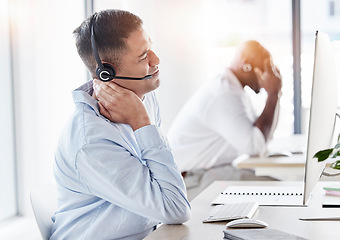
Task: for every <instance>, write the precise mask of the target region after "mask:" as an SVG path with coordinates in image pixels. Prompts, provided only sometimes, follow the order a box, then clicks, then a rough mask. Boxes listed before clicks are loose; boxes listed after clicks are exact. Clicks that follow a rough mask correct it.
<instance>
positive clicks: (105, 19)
mask: <svg viewBox="0 0 340 240" xmlns="http://www.w3.org/2000/svg"><path fill="white" fill-rule="evenodd" d="M91 24H93V28H94V35H95V39H96V47H97V50H98V53H99V56H100V58H101V60H102V61H105V62H109V63H111V64H113V65H114V67H115V68H116V69H119V67H120V57H121V54H123V53H124V50H126V39H127V38H128V37H129V35H130V34H131V33H132V32H133V31H135V30H137V29H139V28H140V27H141V26H142V24H143V21H142V20H141V19H140V18H139V17H138V16H136V15H134V14H132V13H130V12H128V11H123V10H117V9H108V10H103V11H100V12H98V13H94V14H92V15H91V16H90V17H88V18H87V19H86V20H85V21H83V22H82V23H81V25H80V26H79V27H77V28H76V29H75V30H74V31H73V35H74V36H75V38H76V47H77V51H78V54H79V56H80V57H81V59H82V60H83V62H84V64H85V65H86V67H87V69H88V70H89V71H90V73H91V75H92V77H94V76H95V75H96V74H95V72H96V65H97V63H96V60H95V58H94V55H93V51H92V47H91Z"/></svg>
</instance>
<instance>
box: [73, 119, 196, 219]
mask: <svg viewBox="0 0 340 240" xmlns="http://www.w3.org/2000/svg"><path fill="white" fill-rule="evenodd" d="M135 137H136V140H137V143H138V145H139V148H140V150H141V156H142V161H140V160H139V159H138V158H137V157H136V156H134V155H132V154H131V153H130V152H129V151H127V150H126V149H125V148H124V147H123V146H122V145H119V144H117V143H115V142H112V141H109V140H105V141H104V140H103V141H99V142H95V143H90V144H86V145H85V146H83V147H82V149H81V150H80V151H79V152H78V154H77V157H76V158H77V159H76V169H77V171H78V173H79V176H78V177H79V179H80V181H82V182H83V183H84V184H85V185H86V186H87V188H88V190H89V193H91V194H93V195H95V196H98V197H100V198H103V199H105V200H106V201H109V202H110V203H112V204H115V205H117V206H119V207H121V208H124V209H126V210H128V211H131V212H133V213H135V214H138V215H140V216H144V217H146V218H149V219H153V220H157V221H160V222H163V223H167V224H176V223H183V222H185V221H187V220H188V219H189V217H190V204H189V202H188V200H187V198H186V190H185V185H184V182H183V178H182V176H181V174H180V172H179V170H178V168H177V165H176V164H175V161H174V158H173V155H172V153H171V151H170V149H169V148H168V147H167V145H166V143H165V141H164V139H163V137H162V135H161V134H160V132H159V129H158V128H157V127H156V126H154V125H149V126H145V127H142V128H140V129H138V130H136V131H135ZM143 163H145V164H143Z"/></svg>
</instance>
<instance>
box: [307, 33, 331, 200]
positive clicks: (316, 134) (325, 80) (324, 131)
mask: <svg viewBox="0 0 340 240" xmlns="http://www.w3.org/2000/svg"><path fill="white" fill-rule="evenodd" d="M336 78H337V76H336V69H335V59H334V56H333V51H332V46H331V42H330V39H329V37H328V35H327V34H325V33H323V32H320V31H317V32H316V34H315V52H314V68H313V83H312V92H311V105H310V114H309V129H308V141H307V153H306V167H305V179H304V182H305V184H304V199H303V204H304V205H306V204H307V202H308V199H309V197H310V194H311V192H312V191H313V189H314V187H315V185H316V183H317V182H318V180H319V178H320V177H321V175H322V172H323V170H324V168H325V165H326V163H325V162H318V161H317V159H316V158H313V156H314V154H315V153H317V152H318V151H320V150H323V149H327V148H330V147H333V146H331V144H332V138H333V132H334V123H335V115H336V111H337V82H336Z"/></svg>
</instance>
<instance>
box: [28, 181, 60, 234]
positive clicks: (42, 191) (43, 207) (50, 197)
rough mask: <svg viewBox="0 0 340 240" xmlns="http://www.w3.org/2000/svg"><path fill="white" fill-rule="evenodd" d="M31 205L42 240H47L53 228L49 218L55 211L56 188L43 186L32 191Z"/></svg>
mask: <svg viewBox="0 0 340 240" xmlns="http://www.w3.org/2000/svg"><path fill="white" fill-rule="evenodd" d="M31 204H32V208H33V212H34V215H35V220H36V221H37V224H38V227H39V230H40V233H41V235H42V237H43V239H44V240H45V239H49V238H50V236H51V230H52V226H53V221H52V219H51V218H52V216H53V215H54V213H55V211H56V210H57V189H56V186H55V185H53V184H43V185H40V186H37V187H35V188H34V189H32V191H31Z"/></svg>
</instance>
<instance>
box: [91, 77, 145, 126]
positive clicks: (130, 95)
mask: <svg viewBox="0 0 340 240" xmlns="http://www.w3.org/2000/svg"><path fill="white" fill-rule="evenodd" d="M93 89H94V92H95V95H96V97H97V99H98V101H99V102H98V105H99V110H100V113H101V114H102V115H103V116H104V117H106V118H108V119H110V121H112V122H115V123H125V124H129V125H130V126H131V127H132V129H133V130H134V131H135V130H137V129H138V128H141V127H144V126H146V125H150V124H151V122H150V118H149V116H148V113H147V111H146V109H145V106H144V104H143V103H142V101H141V99H140V98H139V97H138V96H137V95H136V94H135V93H134V92H132V91H131V90H129V89H126V88H123V87H121V86H119V85H118V84H116V83H114V82H112V81H110V82H102V81H100V80H97V79H94V80H93Z"/></svg>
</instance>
